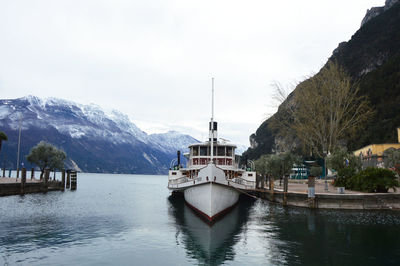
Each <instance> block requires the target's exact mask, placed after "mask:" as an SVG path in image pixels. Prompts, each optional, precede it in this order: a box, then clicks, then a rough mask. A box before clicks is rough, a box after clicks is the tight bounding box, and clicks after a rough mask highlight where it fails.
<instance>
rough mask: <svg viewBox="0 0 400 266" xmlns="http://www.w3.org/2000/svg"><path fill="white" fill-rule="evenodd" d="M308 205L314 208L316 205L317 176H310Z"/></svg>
mask: <svg viewBox="0 0 400 266" xmlns="http://www.w3.org/2000/svg"><path fill="white" fill-rule="evenodd" d="M308 207H309V208H311V209H314V208H315V207H316V206H315V177H313V176H309V177H308Z"/></svg>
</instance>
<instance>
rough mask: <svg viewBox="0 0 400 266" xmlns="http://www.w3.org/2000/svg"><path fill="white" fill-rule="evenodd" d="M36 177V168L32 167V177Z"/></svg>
mask: <svg viewBox="0 0 400 266" xmlns="http://www.w3.org/2000/svg"><path fill="white" fill-rule="evenodd" d="M34 178H35V168H31V179H34Z"/></svg>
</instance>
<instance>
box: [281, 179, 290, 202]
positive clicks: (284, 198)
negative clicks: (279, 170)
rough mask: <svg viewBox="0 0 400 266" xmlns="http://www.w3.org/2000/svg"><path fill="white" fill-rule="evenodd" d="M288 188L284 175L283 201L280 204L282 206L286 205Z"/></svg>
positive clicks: (287, 181) (287, 180)
mask: <svg viewBox="0 0 400 266" xmlns="http://www.w3.org/2000/svg"><path fill="white" fill-rule="evenodd" d="M288 188H289V177H288V176H287V175H285V177H284V178H283V201H282V204H283V205H284V206H286V205H287V193H288Z"/></svg>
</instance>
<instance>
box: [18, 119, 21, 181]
mask: <svg viewBox="0 0 400 266" xmlns="http://www.w3.org/2000/svg"><path fill="white" fill-rule="evenodd" d="M21 126H22V115H21V114H20V115H19V134H18V152H17V179H18V177H19V149H20V146H21Z"/></svg>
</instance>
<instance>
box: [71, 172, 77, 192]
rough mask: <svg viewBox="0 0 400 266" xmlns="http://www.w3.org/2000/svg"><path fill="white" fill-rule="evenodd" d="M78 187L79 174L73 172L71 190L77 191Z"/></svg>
mask: <svg viewBox="0 0 400 266" xmlns="http://www.w3.org/2000/svg"><path fill="white" fill-rule="evenodd" d="M76 185H77V173H76V171H71V190H76Z"/></svg>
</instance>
